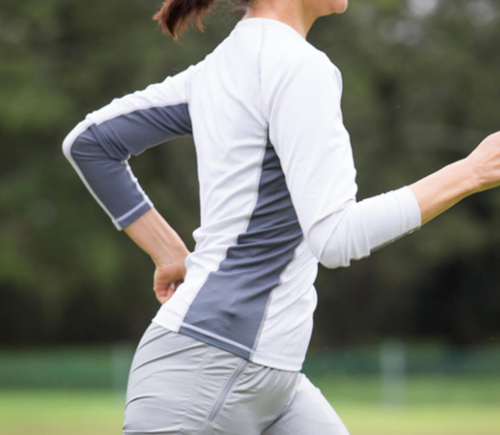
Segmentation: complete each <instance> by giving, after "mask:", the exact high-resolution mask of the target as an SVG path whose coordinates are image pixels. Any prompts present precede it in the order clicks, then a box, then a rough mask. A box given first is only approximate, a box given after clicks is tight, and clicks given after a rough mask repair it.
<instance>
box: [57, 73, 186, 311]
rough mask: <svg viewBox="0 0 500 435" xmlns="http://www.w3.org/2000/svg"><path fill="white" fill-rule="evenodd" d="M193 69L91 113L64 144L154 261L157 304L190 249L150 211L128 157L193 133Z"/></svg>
mask: <svg viewBox="0 0 500 435" xmlns="http://www.w3.org/2000/svg"><path fill="white" fill-rule="evenodd" d="M194 68H195V67H190V68H188V69H187V70H185V71H183V72H181V73H179V74H177V75H175V76H173V77H168V78H167V79H166V80H165V81H164V82H163V83H159V84H155V85H151V86H149V87H148V88H147V89H145V90H144V91H140V92H135V93H134V94H130V95H127V96H125V97H123V98H120V99H116V100H114V101H113V102H111V103H110V104H109V105H107V106H105V107H103V108H102V109H100V110H98V111H96V112H93V113H91V114H90V115H88V116H87V118H86V119H85V120H84V121H83V122H81V123H80V124H78V125H77V126H76V127H75V128H74V129H73V131H72V132H71V133H70V134H69V135H68V136H67V137H66V139H65V140H64V144H63V150H64V154H65V156H66V157H67V159H68V160H69V161H70V162H71V164H72V165H73V167H74V169H75V170H76V172H77V173H78V175H79V176H80V177H81V179H82V181H83V182H84V184H85V185H86V186H87V188H88V190H89V191H90V192H91V194H92V195H93V196H94V198H95V199H96V200H97V202H98V203H99V204H100V205H101V207H102V208H103V209H104V210H105V211H106V213H107V214H108V215H109V216H110V218H111V220H112V221H113V223H114V224H115V226H116V227H117V228H118V229H120V230H121V229H124V230H125V232H126V233H127V235H128V236H129V237H130V238H131V239H132V240H133V241H134V242H135V243H136V244H137V245H138V246H139V247H141V248H142V249H143V250H144V251H145V252H146V253H147V254H149V255H150V256H151V259H152V260H153V262H154V263H155V265H156V273H155V284H154V290H155V292H156V295H157V298H158V300H159V301H160V302H161V303H164V302H165V301H166V300H168V298H169V297H170V296H171V295H172V294H173V292H174V291H175V289H176V287H177V285H178V284H179V282H180V281H182V279H183V278H184V275H185V267H184V260H185V258H186V256H187V255H188V253H189V252H188V250H187V248H186V246H185V245H184V243H183V241H182V240H181V239H180V237H179V236H178V235H177V233H176V232H175V231H174V230H173V229H172V228H171V227H170V226H169V225H168V223H167V222H166V221H165V220H164V219H163V217H162V216H161V215H160V214H159V213H158V212H157V211H156V210H155V209H154V207H153V204H152V202H151V201H150V199H149V198H148V197H147V195H146V194H145V192H144V191H143V190H142V188H141V186H140V185H139V183H138V181H137V179H136V178H135V176H134V175H133V173H132V170H131V168H130V166H129V164H128V160H129V158H130V156H131V155H138V154H140V153H142V152H143V151H144V150H146V149H147V148H150V147H152V146H155V145H158V144H160V143H163V142H165V141H168V140H170V139H172V138H174V137H177V136H182V135H186V134H191V133H192V131H191V130H192V128H191V118H190V116H189V110H188V105H187V100H188V98H187V87H188V86H187V83H188V81H189V79H190V76H191V74H192V73H193V70H194Z"/></svg>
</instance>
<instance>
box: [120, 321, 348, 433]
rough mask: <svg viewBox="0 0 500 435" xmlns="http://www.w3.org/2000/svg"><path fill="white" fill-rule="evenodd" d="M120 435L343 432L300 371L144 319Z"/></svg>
mask: <svg viewBox="0 0 500 435" xmlns="http://www.w3.org/2000/svg"><path fill="white" fill-rule="evenodd" d="M123 433H124V434H125V435H142V434H157V435H163V434H165V435H166V434H182V435H198V434H200V435H201V434H203V435H208V434H227V435H285V434H296V435H313V434H314V435H327V434H328V435H349V433H348V432H347V429H346V428H345V426H344V424H343V423H342V421H341V420H340V418H339V417H338V416H337V414H336V413H335V411H334V410H333V408H332V407H331V406H330V404H329V403H328V402H327V401H326V399H325V398H324V397H323V395H322V394H321V392H320V391H319V390H318V389H317V388H316V387H314V386H313V385H312V384H311V382H310V381H309V380H308V379H307V378H306V377H305V375H303V374H301V373H299V372H287V371H282V370H276V369H272V368H269V367H264V366H260V365H257V364H254V363H251V362H249V361H247V360H245V359H243V358H240V357H238V356H236V355H234V354H232V353H229V352H226V351H224V350H221V349H219V348H217V347H214V346H211V345H209V344H206V343H203V342H201V341H198V340H195V339H193V338H191V337H188V336H185V335H182V334H177V333H175V332H171V331H168V330H166V329H164V328H163V327H161V326H158V325H156V324H154V323H153V324H151V326H150V327H149V328H148V329H147V331H146V333H145V334H144V336H143V338H142V340H141V342H140V343H139V347H138V349H137V352H136V354H135V357H134V361H133V363H132V368H131V372H130V377H129V383H128V389H127V405H126V410H125V423H124V426H123Z"/></svg>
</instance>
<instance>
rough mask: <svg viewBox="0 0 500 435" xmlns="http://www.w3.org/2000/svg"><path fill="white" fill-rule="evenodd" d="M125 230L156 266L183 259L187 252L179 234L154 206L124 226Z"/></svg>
mask: <svg viewBox="0 0 500 435" xmlns="http://www.w3.org/2000/svg"><path fill="white" fill-rule="evenodd" d="M125 232H126V233H127V235H128V236H129V237H130V238H131V239H132V240H133V241H134V242H135V243H136V244H137V245H138V246H139V247H140V248H142V249H143V250H144V251H145V252H146V253H147V254H148V255H149V256H150V257H151V259H152V261H153V262H154V264H155V265H156V266H157V267H164V266H167V265H171V264H173V263H176V262H180V261H184V259H185V258H186V257H187V255H188V254H189V251H188V249H187V248H186V245H185V244H184V242H183V241H182V239H181V238H180V237H179V235H178V234H177V233H176V232H175V231H174V230H173V228H172V227H171V226H170V225H169V224H168V223H167V222H166V221H165V219H163V217H162V216H161V215H160V214H159V213H158V211H156V209H154V208H153V209H151V210H149V211H147V212H146V213H144V214H143V215H142V216H141V217H140V218H139V219H137V220H136V221H135V222H133V223H132V224H130V225H129V226H128V227H126V228H125Z"/></svg>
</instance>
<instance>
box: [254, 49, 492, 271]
mask: <svg viewBox="0 0 500 435" xmlns="http://www.w3.org/2000/svg"><path fill="white" fill-rule="evenodd" d="M278 69H279V65H276V66H275V68H274V70H273V73H274V74H275V76H276V77H277V78H276V82H275V83H276V85H275V86H271V87H270V88H268V89H265V91H264V93H263V95H264V96H265V97H267V100H266V99H264V105H265V107H268V108H269V112H268V119H269V128H270V141H271V143H272V144H273V146H274V147H275V149H276V153H277V154H278V156H279V158H280V161H281V165H282V168H283V171H284V174H285V178H286V182H287V186H288V189H289V191H290V195H291V198H292V202H293V204H294V207H295V210H296V213H297V216H298V219H299V223H300V225H301V228H302V231H303V233H304V236H305V238H306V240H307V241H308V244H309V247H310V249H311V251H312V252H313V253H314V254H315V256H316V257H317V258H318V260H319V261H320V262H321V263H322V264H323V265H324V266H326V267H329V268H335V267H342V266H348V265H349V264H350V261H351V260H356V259H360V258H363V257H367V256H368V255H370V253H371V252H373V251H374V250H377V249H379V248H381V247H383V246H385V245H387V244H389V243H392V242H393V241H395V240H397V239H399V238H400V237H403V236H404V235H406V234H410V233H412V232H414V231H415V230H417V229H419V228H420V226H421V225H423V224H425V223H427V222H428V221H430V220H431V219H432V218H434V217H436V216H437V215H439V214H440V213H442V212H444V211H445V210H447V209H448V208H450V207H451V206H453V205H454V204H456V203H457V202H459V201H460V200H461V199H463V198H465V197H466V196H468V195H470V194H472V193H475V192H478V191H481V190H485V189H489V188H493V187H495V186H498V185H500V134H495V135H492V136H490V137H489V138H488V139H486V140H485V141H484V142H483V143H482V144H481V145H480V146H479V147H478V148H477V149H476V150H475V151H474V152H473V153H472V154H471V155H470V156H469V157H468V158H467V159H465V160H462V161H460V162H456V163H454V164H452V165H450V166H447V167H446V168H443V169H442V170H440V171H438V172H436V173H435V174H433V175H430V176H429V177H426V178H424V179H423V180H421V181H419V182H417V183H415V184H413V185H411V186H410V187H403V188H401V189H398V190H395V191H391V192H388V193H385V194H381V195H377V196H374V197H372V198H368V199H365V200H363V201H360V202H357V201H356V193H357V185H356V182H355V176H356V170H355V168H354V162H353V156H352V149H351V144H350V139H349V134H348V133H347V131H346V129H345V127H344V124H343V120H342V112H341V108H340V100H341V93H342V80H341V76H340V72H339V71H338V70H337V68H336V67H335V66H334V65H333V64H332V63H331V62H330V61H329V59H328V58H327V57H326V56H319V55H312V56H311V57H310V58H308V59H301V60H296V61H295V63H294V65H292V66H290V65H287V68H286V71H285V72H284V73H283V77H282V78H280V74H279V72H278ZM266 91H267V92H266ZM378 164H380V163H378ZM379 170H380V171H384V170H386V169H385V168H384V167H380V168H379Z"/></svg>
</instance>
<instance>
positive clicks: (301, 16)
mask: <svg viewBox="0 0 500 435" xmlns="http://www.w3.org/2000/svg"><path fill="white" fill-rule="evenodd" d="M247 18H270V19H273V20H278V21H282V22H283V23H285V24H288V25H289V26H291V27H292V28H294V29H295V30H296V31H297V32H299V34H301V35H302V36H303V38H304V39H305V38H306V37H307V34H308V32H309V30H310V29H311V27H312V25H313V23H314V21H316V18H317V16H314V14H312V13H311V12H310V11H307V10H305V8H304V7H302V2H301V1H289V2H286V5H284V2H282V1H275V2H274V1H261V2H257V4H256V5H255V6H253V7H252V8H249V9H248V11H247V13H246V14H245V16H244V17H243V20H244V19H247Z"/></svg>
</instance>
